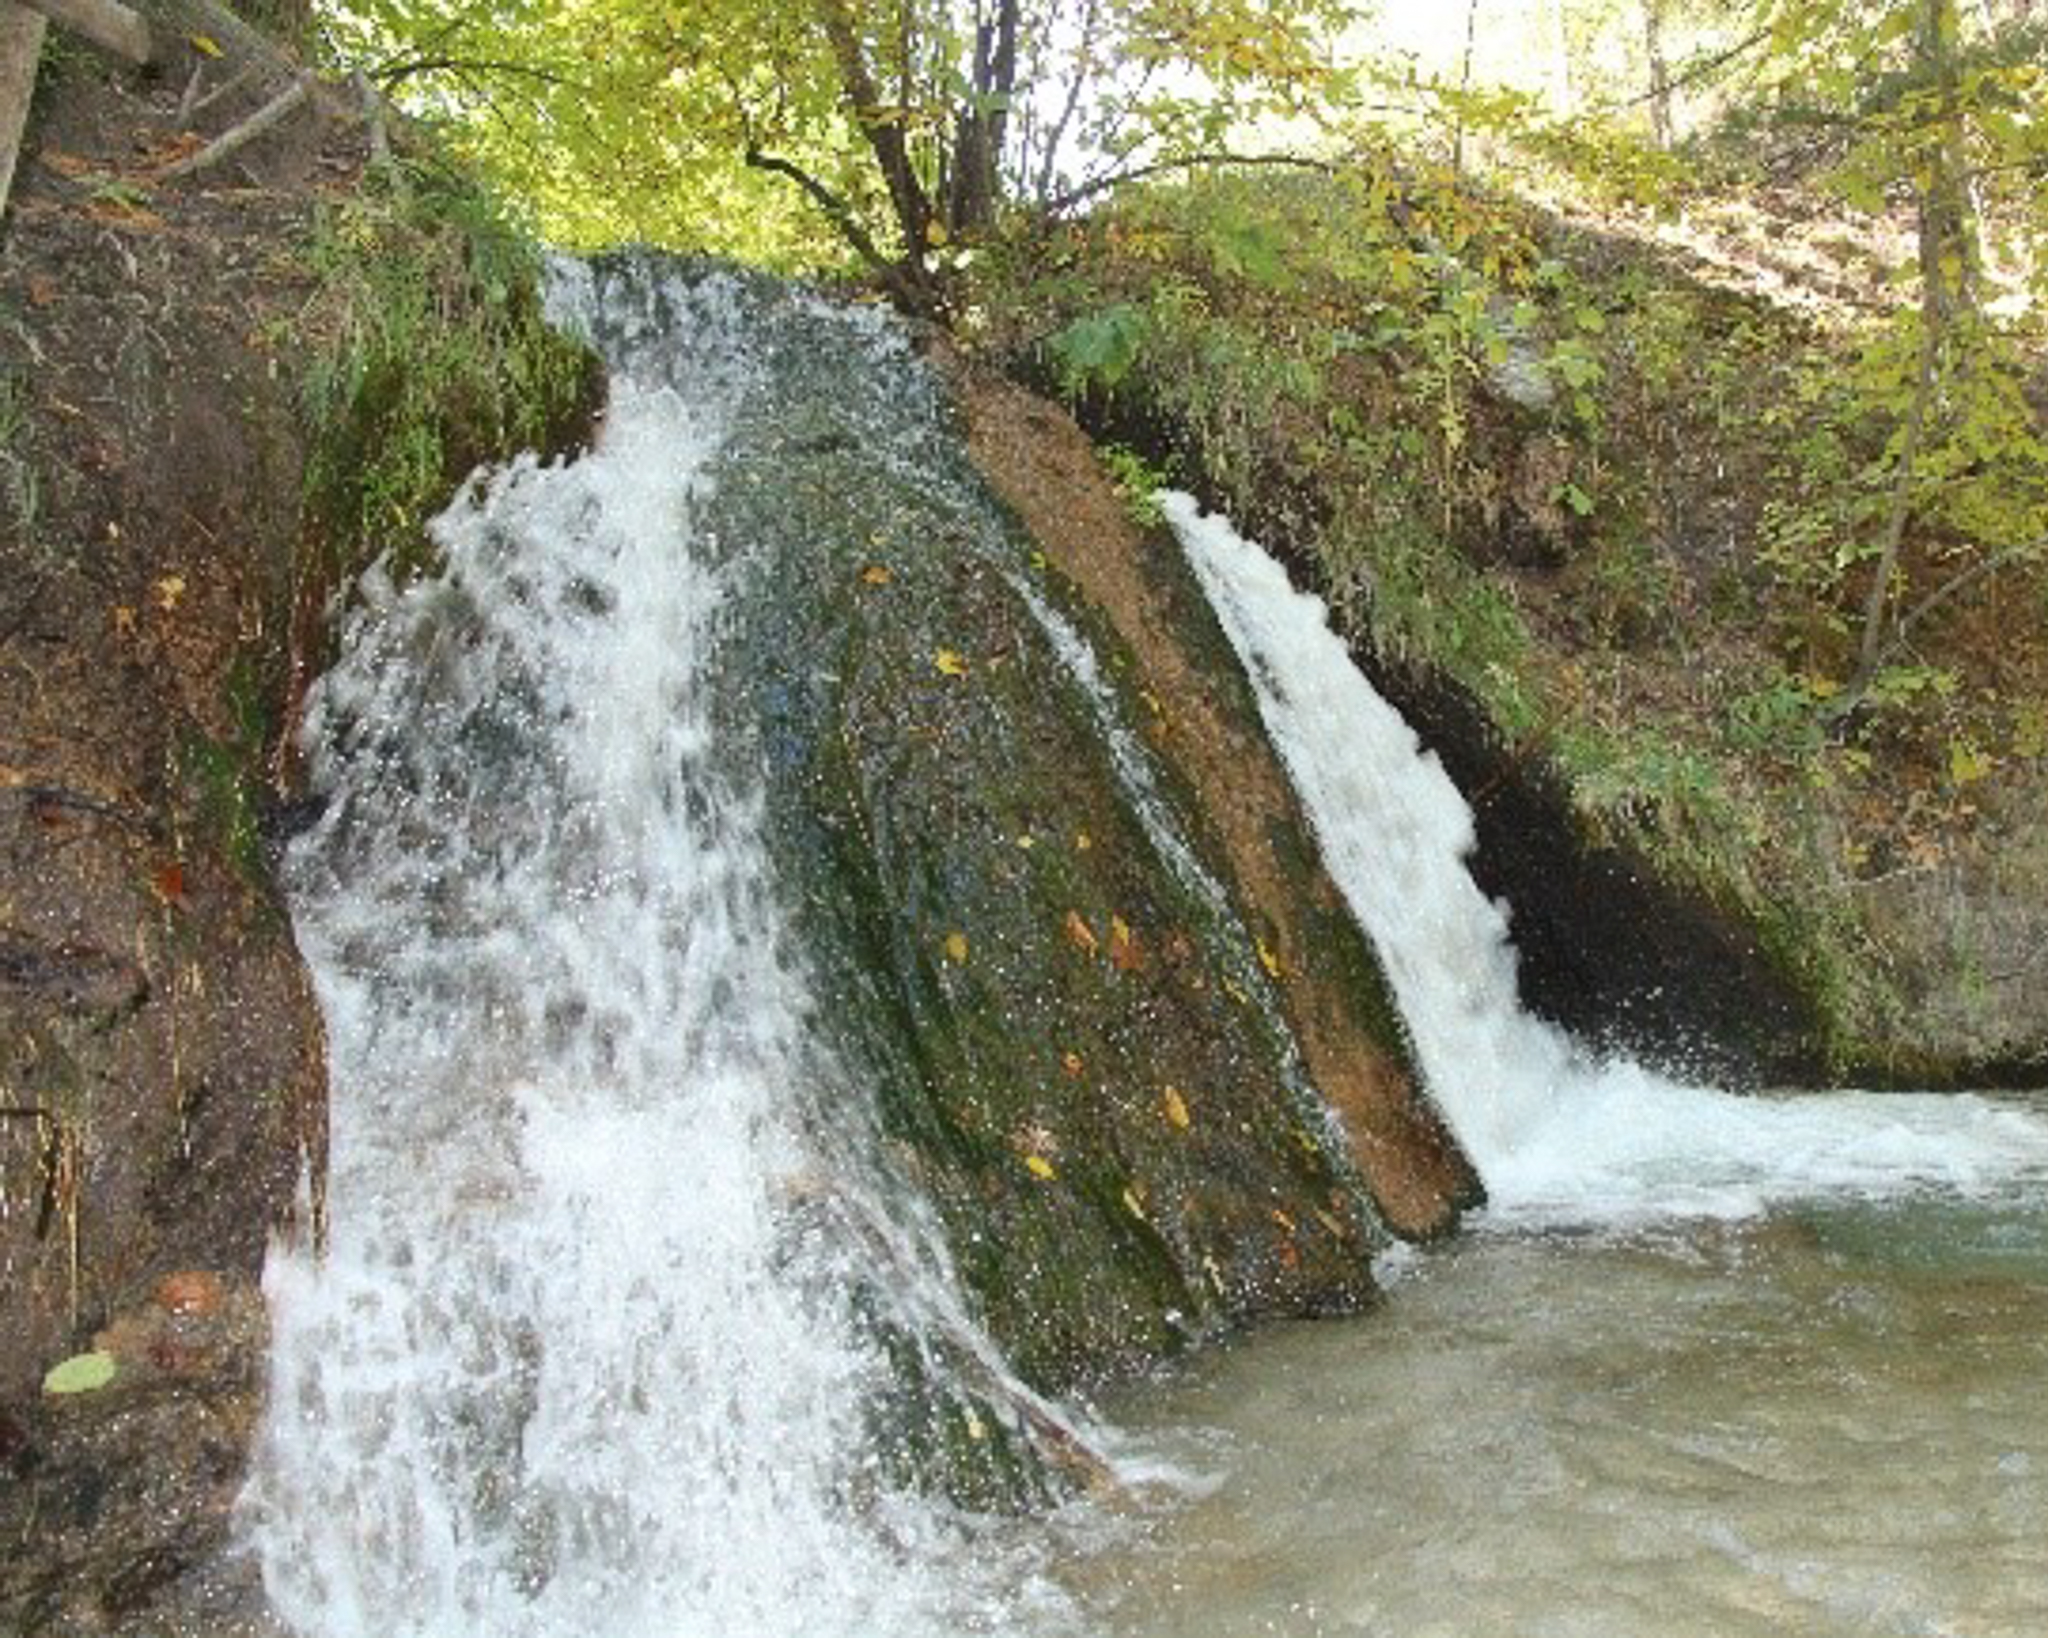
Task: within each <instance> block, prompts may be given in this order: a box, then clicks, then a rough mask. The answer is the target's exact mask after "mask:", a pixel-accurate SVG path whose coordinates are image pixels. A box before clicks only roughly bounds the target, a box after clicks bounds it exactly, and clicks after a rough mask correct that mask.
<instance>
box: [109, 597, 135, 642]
mask: <svg viewBox="0 0 2048 1638" xmlns="http://www.w3.org/2000/svg"><path fill="white" fill-rule="evenodd" d="M108 612H109V613H110V614H111V615H112V616H113V621H114V635H115V636H117V637H133V636H134V635H135V611H134V610H133V609H132V608H130V607H129V606H128V605H127V604H126V603H123V604H120V605H119V606H118V607H116V608H113V609H111V610H109V611H108Z"/></svg>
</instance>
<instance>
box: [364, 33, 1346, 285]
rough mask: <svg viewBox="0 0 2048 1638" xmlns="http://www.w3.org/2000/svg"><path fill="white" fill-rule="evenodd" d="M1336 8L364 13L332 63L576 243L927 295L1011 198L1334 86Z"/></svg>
mask: <svg viewBox="0 0 2048 1638" xmlns="http://www.w3.org/2000/svg"><path fill="white" fill-rule="evenodd" d="M1343 17H1344V9H1343V7H1342V6H1341V4H1339V0H1293V3H1290V4H1286V5H1277V6H1276V5H1269V4H1265V3H1263V0H688V3H687V4H681V3H677V0H568V3H557V0H509V3H496V0H494V3H492V4H489V5H485V4H482V3H471V4H466V5H461V6H457V7H455V8H453V9H450V8H449V7H448V6H446V5H445V4H441V3H438V0H355V3H352V4H347V5H343V6H338V7H336V8H334V9H332V10H331V11H330V13H329V14H328V34H329V39H330V42H331V45H332V47H333V49H334V50H335V52H336V54H337V56H338V57H339V58H340V59H341V60H342V61H344V62H345V63H348V64H350V65H352V66H355V67H357V68H359V69H360V70H361V71H362V72H365V73H367V74H368V75H369V76H370V78H372V79H373V80H374V81H376V82H377V83H378V84H380V85H381V86H382V87H384V88H385V89H386V91H387V92H388V93H389V94H391V95H393V96H394V97H395V98H396V99H397V100H400V101H401V102H403V103H405V104H406V105H407V106H410V107H412V108H414V109H415V110H418V111H421V112H425V113H429V114H437V115H441V116H444V117H445V118H446V119H447V121H448V123H449V125H450V128H451V130H453V131H454V132H455V133H456V135H457V138H458V140H459V141H460V142H461V143H462V144H464V145H466V146H467V147H468V148H469V149H470V150H471V151H472V152H473V153H474V154H475V155H476V156H477V157H479V158H480V159H482V160H483V161H484V162H485V163H486V164H487V166H488V168H489V169H490V170H492V171H493V172H495V173H496V174H497V175H498V176H500V177H501V178H502V179H504V180H505V181H506V182H507V183H508V184H509V186H510V189H511V191H512V192H513V193H514V194H515V195H517V196H518V197H520V198H522V199H524V200H526V201H528V202H529V203H530V204H531V206H532V207H533V209H534V210H535V212H536V214H537V216H538V218H539V220H540V221H541V223H542V224H543V225H544V226H545V227H546V228H547V229H548V230H549V231H550V232H551V233H553V234H554V235H555V236H557V237H560V238H563V239H566V240H568V241H569V242H572V243H589V242H593V241H602V240H608V239H619V238H643V239H650V240H655V241H660V242H667V243H681V244H686V245H687V244H699V245H702V244H711V245H717V246H718V247H720V248H727V249H734V250H737V251H739V252H741V253H743V254H752V255H755V256H757V257H761V258H764V259H768V260H786V259H790V258H792V257H800V256H802V255H804V254H805V253H806V252H809V253H811V254H813V255H816V254H819V253H821V252H823V251H824V250H825V247H827V246H828V245H832V244H836V245H838V246H840V247H843V248H844V249H846V250H850V251H852V252H853V253H854V254H855V255H857V256H858V257H859V258H860V259H861V260H863V261H864V262H866V263H867V264H868V265H869V266H870V268H871V269H873V270H874V271H876V272H878V273H882V274H883V275H884V276H885V277H886V278H887V279H888V280H889V281H890V282H891V284H892V286H893V288H894V289H895V291H896V293H897V294H898V296H899V297H900V298H902V299H905V300H906V301H908V302H911V303H912V304H916V303H918V302H920V301H924V300H928V299H929V297H930V296H931V294H932V289H931V278H930V272H931V268H932V266H933V264H934V262H935V259H937V258H940V257H942V256H943V254H944V253H945V251H946V250H947V248H948V247H949V246H951V245H953V244H954V243H955V242H957V241H959V240H961V239H962V238H964V237H969V236H972V235H974V234H976V233H978V232H980V231H981V230H983V229H985V228H987V227H988V226H989V225H990V224H991V223H992V222H993V221H994V219H995V217H996V215H997V213H998V210H999V209H1000V208H1001V207H1003V206H1005V205H1010V204H1016V205H1021V206H1028V207H1030V208H1034V209H1038V210H1057V209H1060V208H1063V207H1065V206H1068V205H1071V204H1073V203H1075V202H1076V201H1077V200H1079V199H1080V198H1082V197H1085V196H1086V195H1088V194H1089V193H1090V192H1092V191H1094V190H1096V189H1099V188H1101V187H1103V186H1105V185H1106V184H1107V183H1108V181H1109V180H1110V179H1112V178H1113V177H1115V176H1117V175H1120V174H1122V173H1124V172H1127V171H1129V170H1131V169H1134V168H1138V167H1143V166H1156V165H1159V164H1162V163H1172V162H1175V161H1179V160H1185V159H1188V158H1190V157H1192V156H1194V155H1197V154H1200V153H1204V152H1218V151H1221V149H1222V148H1223V146H1224V144H1225V142H1226V141H1227V139H1228V137H1229V134H1230V133H1231V132H1232V131H1233V129H1236V128H1238V127H1239V126H1240V125H1241V124H1242V123H1243V122H1245V121H1247V120H1251V119H1255V118H1257V117H1259V116H1261V115H1265V114H1269V113H1272V112H1276V111H1285V112H1298V111H1300V110H1302V109H1304V108H1306V107H1308V106H1310V105H1311V104H1313V103H1315V102H1316V101H1317V100H1318V99H1319V98H1322V97H1324V96H1326V95H1327V94H1328V93H1329V92H1330V91H1331V90H1332V89H1333V88H1334V87H1335V85H1336V84H1337V83H1338V76H1337V75H1336V72H1335V70H1334V69H1333V67H1332V65H1331V62H1330V58H1329V44H1330V41H1331V40H1332V39H1333V38H1334V37H1335V31H1336V29H1337V26H1338V25H1339V24H1340V23H1341V22H1342V20H1343Z"/></svg>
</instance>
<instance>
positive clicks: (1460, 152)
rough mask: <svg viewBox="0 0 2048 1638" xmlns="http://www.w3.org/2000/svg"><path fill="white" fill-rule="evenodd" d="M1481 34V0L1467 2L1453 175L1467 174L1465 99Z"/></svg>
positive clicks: (1469, 86) (1469, 87)
mask: <svg viewBox="0 0 2048 1638" xmlns="http://www.w3.org/2000/svg"><path fill="white" fill-rule="evenodd" d="M1478 34H1479V0H1465V55H1464V57H1463V58H1462V59H1461V60H1460V61H1459V63H1458V125H1457V130H1456V131H1455V132H1454V133H1453V135H1452V137H1451V174H1452V175H1453V176H1463V175H1464V174H1465V98H1466V96H1467V95H1468V94H1469V93H1470V91H1471V89H1472V44H1473V41H1474V40H1475V39H1476V38H1477V37H1478Z"/></svg>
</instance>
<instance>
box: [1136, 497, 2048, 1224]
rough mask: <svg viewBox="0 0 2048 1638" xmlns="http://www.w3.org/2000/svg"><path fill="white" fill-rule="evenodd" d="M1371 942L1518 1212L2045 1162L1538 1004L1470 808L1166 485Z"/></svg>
mask: <svg viewBox="0 0 2048 1638" xmlns="http://www.w3.org/2000/svg"><path fill="white" fill-rule="evenodd" d="M1161 503H1162V505H1163V507H1164V508H1165V512H1166V516H1167V519H1168V521H1169V522H1170V523H1171V524H1172V525H1173V527H1174V530H1175V532H1176V533H1177V534H1178V535H1179V537H1180V540H1181V543H1182V546H1183V548H1184V549H1185V551H1186V553H1187V556H1188V559H1189V561H1190V563H1191V564H1192V565H1193V567H1194V570H1195V572H1196V574H1197V576H1198V577H1199V578H1200V580H1201V582H1202V585H1203V588H1204V590H1205V591H1206V592H1207V594H1208V597H1209V600H1210V602H1211V604H1212V605H1213V606H1214V607H1215V609H1216V612H1217V616H1218V618H1219V619H1220V620H1221V622H1222V624H1223V628H1224V630H1225V632H1226V633H1227V634H1228V635H1229V637H1230V640H1231V642H1232V644H1233V646H1235V648H1236V649H1237V651H1238V655H1239V657H1240V658H1241V659H1242V660H1243V662H1244V665H1245V669H1246V670H1247V671H1248V672H1249V673H1250V675H1251V678H1252V681H1253V685H1254V687H1255V689H1256V691H1257V694H1258V699H1259V709H1260V713H1261V715H1262V716H1263V718H1264V720H1265V724H1266V730H1267V732H1268V733H1269V734H1270V735H1271V736H1272V738H1273V742H1274V744H1275V745H1276V746H1277V747H1278V748H1279V750H1280V752H1281V755H1282V757H1283V759H1284V760H1285V762H1286V764H1287V768H1288V771H1289V774H1290V776H1291V777H1292V778H1293V780H1294V784H1295V787H1296V789H1297V790H1298V791H1299V793H1300V795H1301V799H1302V802H1303V804H1304V805H1305V807H1306V808H1307V810H1308V812H1309V814H1310V817H1311V819H1312V820H1313V822H1314V824H1315V827H1316V832H1317V835H1318V837H1319V838H1320V840H1321V843H1322V849H1323V859H1324V862H1325V864H1326V865H1327V867H1328V868H1329V871H1330V874H1331V876H1332V878H1333V879H1334V880H1335V881H1336V883H1337V885H1338V887H1339V888H1340V889H1341V890H1342V891H1343V893H1344V895H1345V897H1346V899H1347V900H1348V901H1349V903H1350V905H1351V909H1352V913H1353V914H1354V915H1355V916H1357V918H1358V920H1359V923H1360V925H1361V926H1362V927H1364V929H1365V930H1366V932H1367V933H1368V935H1369V936H1370V937H1371V938H1372V940H1373V943H1374V945H1375V947H1376V948H1377V949H1378V951H1379V954H1380V959H1381V961H1382V963H1383V964H1384V965H1385V967H1386V970H1387V975H1388V978H1389V980H1390V981H1391V983H1392V985H1393V988H1394V992H1395V996H1396V998H1397V999H1398V1001H1399V1003H1400V1007H1401V1013H1402V1016H1403V1018H1404V1020H1405V1021H1406V1023H1407V1025H1408V1029H1409V1032H1410V1035H1411V1037H1412V1040H1413V1043H1414V1048H1415V1054H1416V1057H1417V1060H1418V1063H1419V1067H1420V1068H1421V1071H1422V1074H1423V1077H1424V1080H1425V1081H1426V1082H1427V1084H1428V1086H1429V1089H1430V1092H1431V1094H1432V1095H1433V1096H1434V1098H1435V1099H1436V1102H1437V1106H1438V1107H1439V1109H1441V1110H1442V1112H1443V1114H1444V1116H1445V1118H1446V1119H1447V1120H1448V1121H1449V1122H1450V1124H1451V1127H1452V1129H1453V1130H1454V1131H1455V1132H1456V1133H1457V1136H1458V1140H1459V1142H1460V1143H1461V1144H1463V1145H1464V1147H1465V1150H1466V1152H1467V1154H1468V1155H1470V1156H1471V1158H1472V1161H1473V1164H1474V1165H1476V1166H1477V1167H1478V1168H1479V1172H1480V1175H1481V1177H1482V1178H1483V1179H1484V1180H1485V1183H1486V1188H1487V1195H1488V1201H1489V1212H1490V1215H1491V1216H1492V1217H1493V1218H1495V1219H1497V1220H1505V1221H1544V1220H1552V1221H1564V1222H1585V1223H1595V1222H1617V1221H1629V1220H1639V1219H1643V1218H1648V1217H1660V1216H1669V1215H1711V1216H1742V1215H1747V1214H1749V1213H1751V1212H1754V1211H1757V1210H1759V1209H1761V1208H1762V1207H1764V1206H1766V1205H1768V1204H1770V1203H1771V1202H1772V1201H1774V1200H1779V1199H1785V1198H1790V1197H1796V1196H1806V1195H1813V1194H1819V1193H1835V1192H1858V1193H1889V1192H1895V1191H1898V1190H1902V1189H1911V1188H1916V1187H1947V1188H1955V1189H1962V1190H1971V1189H1979V1188H1991V1187H1996V1186H1999V1185H2001V1184H2004V1183H2008V1182H2012V1181H2015V1180H2018V1179H2022V1178H2029V1177H2040V1176H2044V1175H2048V1126H2044V1124H2043V1123H2042V1122H2041V1121H2039V1120H2037V1119H2035V1118H2033V1117H2032V1116H2030V1115H2028V1114H2026V1113H2023V1112H2021V1111H2018V1110H2014V1109H2010V1108H2002V1107H1999V1106H1996V1105H1993V1104H1991V1103H1988V1102H1986V1101H1984V1100H1982V1099H1979V1098H1975V1097H1962V1096H1934V1095H1924V1096H1919V1095H1895V1094H1829V1095H1824V1096H1809V1097H1796V1098H1784V1099H1763V1098H1747V1097H1736V1096H1733V1095H1731V1094H1728V1093H1724V1092H1720V1091H1716V1090H1712V1089H1708V1088H1703V1087H1695V1086H1687V1085H1683V1084H1680V1083H1678V1082H1674V1081H1671V1080H1669V1079H1666V1078H1665V1077H1663V1076H1660V1075H1657V1074H1655V1073H1652V1072H1651V1071H1649V1070H1647V1069H1645V1068H1643V1067H1642V1066H1640V1065H1638V1064H1635V1063H1632V1062H1629V1061H1627V1060H1625V1059H1595V1058H1593V1057H1591V1056H1589V1055H1588V1054H1587V1053H1585V1052H1584V1051H1583V1050H1582V1049H1581V1048H1580V1047H1579V1046H1578V1045H1577V1044H1576V1043H1574V1042H1573V1041H1572V1040H1571V1039H1570V1038H1569V1037H1568V1036H1567V1035H1565V1034H1564V1033H1563V1032H1562V1031H1561V1030H1558V1029H1556V1028H1554V1027H1553V1026H1551V1025H1549V1024H1547V1023H1545V1022H1544V1021H1542V1020H1541V1019H1538V1018H1536V1017H1534V1016H1532V1015H1531V1014H1529V1013H1526V1012H1524V1011H1523V1010H1522V1008H1521V1006H1520V1003H1519V999H1518V996H1517V992H1516V984H1515V956H1514V949H1513V946H1512V945H1511V944H1510V943H1509V940H1508V923H1507V914H1506V912H1505V911H1504V910H1503V908H1502V907H1501V906H1499V905H1498V904H1496V903H1493V902H1492V901H1490V900H1488V899H1487V898H1486V897H1485V896H1484V895H1483V894H1482V893H1481V892H1480V891H1479V889H1478V888H1477V886H1475V885H1474V883H1473V881H1472V878H1471V875H1470V873H1469V872H1468V871H1467V870H1466V868H1465V863H1464V861H1465V856H1466V855H1467V854H1468V853H1469V852H1470V851H1471V848H1472V845H1473V833H1472V816H1471V811H1470V810H1469V809H1468V808H1467V807H1466V805H1465V802H1464V799H1463V798H1462V797H1461V796H1460V795H1459V794H1458V791H1457V788H1456V787H1455V786H1454V785H1453V784H1452V783H1451V780H1450V777H1449V776H1448V775H1447V774H1445V772H1444V771H1443V768H1442V766H1441V765H1440V764H1439V763H1438V761H1437V759H1436V757H1435V756H1434V755H1433V754H1431V753H1429V752H1426V751H1423V750H1422V749H1421V748H1420V746H1419V744H1418V742H1417V740H1416V737H1415V734H1414V732H1413V730H1411V729H1410V728H1409V727H1408V725H1407V723H1406V722H1404V721H1403V720H1402V718H1401V716H1400V714H1399V713H1398V712H1396V711H1395V710H1394V708H1393V707H1392V706H1390V705H1388V704H1387V703H1386V701H1385V700H1383V699H1381V698H1380V696H1379V695H1378V693H1376V692H1375V691H1374V689H1373V687H1372V685H1371V684H1370V683H1369V682H1367V681H1366V679H1365V677H1364V676H1363V675H1362V674H1361V673H1360V672H1359V670H1358V668H1357V666H1356V665H1355V664H1354V663H1353V662H1352V659H1351V656H1350V654H1349V652H1348V651H1347V649H1346V648H1345V646H1344V643H1343V641H1342V640H1341V639H1340V638H1339V637H1337V636H1336V635H1335V634H1334V633H1333V632H1332V631H1331V630H1330V627H1329V623H1328V613H1327V610H1326V609H1325V608H1324V607H1323V605H1322V603H1321V602H1320V601H1318V600H1317V599H1316V598H1314V597H1311V596H1308V595H1306V594H1303V593H1299V592H1297V591H1295V590H1294V589H1293V587H1291V586H1290V585H1289V584H1288V581H1287V576H1286V573H1285V571H1284V570H1282V569H1281V567H1280V566H1279V565H1278V564H1277V563H1275V562H1274V561H1273V560H1272V559H1271V558H1270V557H1268V556H1267V555H1266V554H1265V553H1264V552H1263V551H1261V550H1260V549H1259V548H1258V547H1257V546H1255V545H1253V544H1251V543H1250V542H1248V541H1245V540H1244V539H1242V538H1241V537H1240V536H1239V535H1238V534H1237V532H1236V531H1235V530H1234V529H1232V528H1231V526H1230V524H1229V523H1228V521H1227V520H1225V519H1223V518H1221V517H1216V516H1205V515H1203V513H1202V512H1201V509H1200V508H1199V506H1198V505H1197V504H1196V503H1195V501H1194V500H1193V499H1192V497H1190V496H1187V495H1184V494H1177V493H1169V494H1165V495H1162V497H1161Z"/></svg>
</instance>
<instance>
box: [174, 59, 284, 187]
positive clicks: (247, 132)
mask: <svg viewBox="0 0 2048 1638" xmlns="http://www.w3.org/2000/svg"><path fill="white" fill-rule="evenodd" d="M312 92H313V76H312V75H311V74H301V75H300V76H299V77H298V78H297V79H295V80H293V81H292V83H291V84H290V85H288V86H286V87H285V89H284V90H282V91H280V92H279V93H278V94H277V95H276V96H274V97H272V98H271V99H270V100H269V101H268V102H266V103H265V104H264V105H263V106H262V107H261V108H259V109H257V110H256V112H255V113H253V114H251V115H250V116H249V117H248V118H247V119H245V120H243V121H242V123H241V124H239V125H236V126H232V127H230V128H229V129H228V130H226V131H223V132H222V133H221V134H220V135H219V136H217V137H215V138H214V139H213V140H212V141H211V142H209V143H208V144H207V145H206V146H205V147H203V148H201V149H200V150H199V151H198V152H197V153H193V154H187V155H186V156H185V157H184V158H183V159H180V160H178V161H177V162H176V163H174V164H170V165H166V166H165V167H164V168H163V170H162V171H160V172H159V173H158V174H159V175H160V176H163V177H165V178H166V179H168V178H170V177H176V176H190V175H191V174H192V173H193V172H194V171H204V170H209V169H211V168H212V167H213V166H215V165H218V164H219V163H220V162H221V161H222V160H224V159H229V158H232V157H233V156H234V155H235V154H237V153H239V152H240V151H241V150H242V149H243V148H246V147H247V146H248V145H249V144H250V143H252V142H254V141H255V140H256V139H257V138H258V137H260V136H261V135H263V133H264V132H265V131H267V130H269V129H270V128H271V127H272V126H273V125H276V124H279V123H280V122H281V121H283V120H284V118H285V117H286V116H287V115H288V114H290V113H291V112H292V110H293V109H295V108H297V107H298V106H299V104H300V103H302V102H304V101H305V100H306V99H307V98H308V97H309V96H311V95H312Z"/></svg>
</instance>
